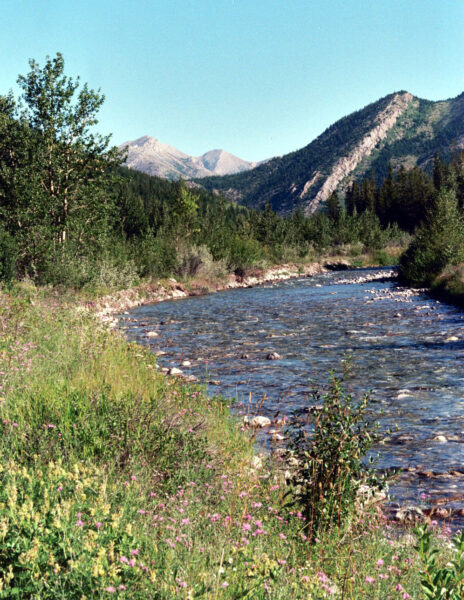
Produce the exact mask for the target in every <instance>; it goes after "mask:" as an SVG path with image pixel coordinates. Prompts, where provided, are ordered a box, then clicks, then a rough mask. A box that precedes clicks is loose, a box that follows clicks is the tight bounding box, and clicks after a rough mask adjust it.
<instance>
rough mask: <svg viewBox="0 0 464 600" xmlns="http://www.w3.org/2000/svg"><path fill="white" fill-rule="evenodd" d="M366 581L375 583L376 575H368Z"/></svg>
mask: <svg viewBox="0 0 464 600" xmlns="http://www.w3.org/2000/svg"><path fill="white" fill-rule="evenodd" d="M364 581H365V582H366V583H374V581H375V577H369V575H366V578H365V579H364Z"/></svg>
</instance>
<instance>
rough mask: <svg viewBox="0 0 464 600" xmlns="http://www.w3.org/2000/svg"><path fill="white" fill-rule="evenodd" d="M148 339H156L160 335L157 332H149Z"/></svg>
mask: <svg viewBox="0 0 464 600" xmlns="http://www.w3.org/2000/svg"><path fill="white" fill-rule="evenodd" d="M147 337H149V338H155V337H158V333H157V332H156V331H149V332H148V333H147Z"/></svg>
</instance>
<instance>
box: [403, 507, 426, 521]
mask: <svg viewBox="0 0 464 600" xmlns="http://www.w3.org/2000/svg"><path fill="white" fill-rule="evenodd" d="M425 518H426V515H424V512H423V511H422V510H421V509H420V508H418V507H417V506H405V507H403V508H400V509H399V510H397V511H396V513H395V520H396V521H399V522H400V523H415V522H416V521H423V520H424V519H425Z"/></svg>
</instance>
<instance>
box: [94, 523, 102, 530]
mask: <svg viewBox="0 0 464 600" xmlns="http://www.w3.org/2000/svg"><path fill="white" fill-rule="evenodd" d="M101 526H102V524H101V523H100V521H97V522H96V523H95V527H96V528H97V529H100V527H101Z"/></svg>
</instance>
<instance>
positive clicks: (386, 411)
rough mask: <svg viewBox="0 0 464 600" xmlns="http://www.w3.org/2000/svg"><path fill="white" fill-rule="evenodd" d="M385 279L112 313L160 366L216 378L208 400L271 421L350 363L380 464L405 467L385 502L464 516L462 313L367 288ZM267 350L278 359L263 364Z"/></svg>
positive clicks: (310, 284)
mask: <svg viewBox="0 0 464 600" xmlns="http://www.w3.org/2000/svg"><path fill="white" fill-rule="evenodd" d="M388 274H389V273H388V270H385V271H383V270H380V269H362V270H352V271H342V272H332V273H325V274H322V275H317V276H314V277H311V278H304V279H293V280H287V281H283V282H277V283H271V284H265V285H261V286H258V287H254V288H249V289H235V290H229V291H225V292H220V293H216V294H211V295H208V296H200V297H192V298H186V299H183V300H172V301H167V302H162V303H159V304H153V305H147V306H142V307H139V308H136V309H134V310H132V311H130V313H126V314H124V315H120V323H119V325H120V328H121V329H122V330H123V331H124V332H125V335H126V336H127V337H128V338H129V339H131V340H134V341H137V342H139V343H142V344H147V345H150V347H151V348H152V349H153V351H160V350H161V351H163V352H165V353H166V354H164V355H162V356H160V357H159V364H160V365H161V366H165V367H173V366H176V367H181V368H182V370H183V371H184V372H186V373H191V374H193V375H196V376H197V377H199V379H200V381H205V382H206V381H214V385H211V384H209V386H208V389H209V393H210V394H215V395H216V394H220V395H222V396H225V397H227V398H230V399H232V402H233V405H234V406H235V408H234V410H236V411H237V412H239V411H240V410H242V411H243V410H245V411H251V412H253V410H254V409H255V407H256V406H260V408H259V414H261V415H265V416H269V417H271V418H272V417H274V415H275V414H276V413H277V412H278V411H280V414H281V415H292V414H294V413H295V412H298V411H302V410H305V409H307V408H308V407H309V406H312V405H313V404H314V398H313V396H312V394H311V391H312V390H313V389H314V385H315V384H316V385H320V386H321V387H324V385H326V384H327V380H328V373H329V371H331V370H335V371H337V372H339V371H340V370H341V368H342V361H345V362H346V361H348V362H349V364H350V365H351V369H350V375H349V378H348V379H347V385H348V387H349V390H350V391H351V392H352V393H353V394H355V395H357V394H362V393H364V392H369V391H370V392H371V395H372V397H373V399H374V400H375V401H376V402H375V404H373V405H372V408H371V411H372V412H373V415H374V416H375V417H376V418H378V420H379V421H380V423H381V427H382V429H383V430H384V431H386V430H387V429H392V430H394V431H393V433H391V434H389V435H388V436H387V438H386V441H385V444H384V445H382V446H381V447H379V449H378V450H379V452H380V456H379V460H378V463H377V464H378V467H379V468H383V469H384V468H397V469H399V470H400V471H401V472H400V475H399V476H398V477H397V479H396V480H395V481H394V482H393V483H392V485H391V488H390V494H391V496H392V498H393V499H396V500H398V501H399V502H401V503H405V502H409V503H411V502H412V503H414V504H415V505H418V504H424V503H425V504H427V502H430V503H432V504H434V503H435V504H440V503H442V502H443V503H446V505H447V506H450V507H454V508H462V507H464V370H463V359H464V312H462V311H461V310H459V309H457V308H454V307H452V306H449V305H447V304H444V303H441V302H438V301H436V300H432V299H431V298H430V297H428V296H427V295H426V294H424V293H421V292H413V291H412V290H407V289H404V288H400V287H398V286H397V285H396V283H395V282H394V281H393V280H379V279H377V280H375V278H379V277H383V276H385V275H387V276H388ZM373 279H374V280H373ZM153 331H155V332H157V334H158V337H148V336H147V333H148V332H153ZM271 352H277V353H278V354H279V355H281V357H282V358H281V359H279V360H267V358H266V357H267V355H268V354H269V353H271ZM183 361H189V362H190V363H191V366H187V367H184V366H181V363H182V362H183ZM461 471H462V472H461ZM421 494H422V495H423V494H427V496H428V500H427V501H424V500H423V499H420V497H421Z"/></svg>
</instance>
